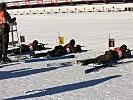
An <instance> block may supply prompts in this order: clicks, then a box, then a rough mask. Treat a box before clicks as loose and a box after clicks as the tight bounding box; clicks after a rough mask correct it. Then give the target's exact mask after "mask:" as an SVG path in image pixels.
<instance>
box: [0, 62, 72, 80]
mask: <svg viewBox="0 0 133 100" xmlns="http://www.w3.org/2000/svg"><path fill="white" fill-rule="evenodd" d="M68 66H70V65H65V66H59V67H49V68H40V69H31V68H24V69H19V70H12V71H0V80H3V79H9V78H16V77H24V76H27V75H32V74H37V73H43V72H47V71H51V70H55V69H58V68H61V67H68Z"/></svg>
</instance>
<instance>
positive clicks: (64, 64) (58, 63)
mask: <svg viewBox="0 0 133 100" xmlns="http://www.w3.org/2000/svg"><path fill="white" fill-rule="evenodd" d="M73 64H77V62H76V61H66V62H55V63H48V64H47V67H52V66H71V65H73Z"/></svg>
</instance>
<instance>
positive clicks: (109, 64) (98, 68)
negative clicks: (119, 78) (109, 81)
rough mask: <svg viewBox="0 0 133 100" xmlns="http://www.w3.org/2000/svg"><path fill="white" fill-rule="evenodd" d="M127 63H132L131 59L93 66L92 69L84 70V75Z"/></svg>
mask: <svg viewBox="0 0 133 100" xmlns="http://www.w3.org/2000/svg"><path fill="white" fill-rule="evenodd" d="M129 59H130V60H129ZM124 60H125V61H124ZM129 62H133V59H132V57H131V58H122V59H118V60H114V61H110V62H108V63H106V64H102V65H97V66H93V67H92V68H89V69H87V70H85V74H87V73H91V72H96V71H99V70H100V69H104V68H107V67H112V66H114V65H116V64H124V63H129Z"/></svg>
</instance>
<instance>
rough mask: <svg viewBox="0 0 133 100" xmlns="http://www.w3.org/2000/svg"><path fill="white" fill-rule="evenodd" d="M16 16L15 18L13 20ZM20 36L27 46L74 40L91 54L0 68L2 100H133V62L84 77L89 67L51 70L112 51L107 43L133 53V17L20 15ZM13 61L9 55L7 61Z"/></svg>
mask: <svg viewBox="0 0 133 100" xmlns="http://www.w3.org/2000/svg"><path fill="white" fill-rule="evenodd" d="M12 17H14V16H12ZM16 18H17V23H18V33H19V34H20V33H21V35H24V36H25V38H26V42H25V43H26V44H28V43H30V42H32V41H33V40H34V39H37V40H38V41H39V42H42V43H47V44H48V45H46V47H52V48H54V46H56V45H58V41H57V40H58V36H59V34H60V36H63V37H64V40H65V44H66V43H68V42H69V41H70V40H71V39H75V40H76V44H80V45H83V46H84V47H83V49H85V50H88V51H87V52H82V53H76V54H74V55H75V58H71V59H63V60H50V61H42V62H33V63H22V62H17V63H11V64H1V65H0V99H1V100H21V99H23V100H133V59H132V58H130V59H125V60H123V61H124V62H125V63H122V64H117V65H115V66H114V67H108V68H105V69H101V70H99V71H97V72H92V73H88V74H85V70H86V69H88V68H89V65H88V66H81V65H77V64H74V65H70V66H51V67H47V64H48V63H52V62H64V61H74V60H77V59H85V58H93V57H96V56H98V55H100V54H103V53H104V52H105V51H106V50H108V49H109V48H108V39H109V34H110V38H114V39H115V47H118V46H121V45H122V44H126V45H127V46H128V48H130V49H133V12H88V13H65V14H61V13H59V14H42V15H39V14H38V15H37V14H36V15H17V16H16ZM9 57H10V56H9Z"/></svg>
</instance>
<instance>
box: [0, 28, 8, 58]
mask: <svg viewBox="0 0 133 100" xmlns="http://www.w3.org/2000/svg"><path fill="white" fill-rule="evenodd" d="M9 32H10V28H9V27H6V26H5V27H4V28H3V27H2V26H1V25H0V56H1V55H7V49H8V42H9Z"/></svg>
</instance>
